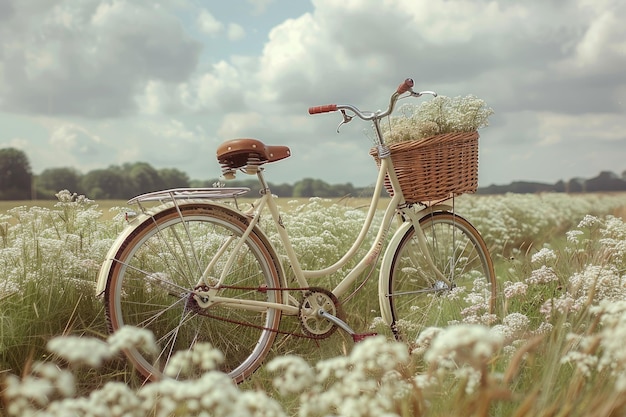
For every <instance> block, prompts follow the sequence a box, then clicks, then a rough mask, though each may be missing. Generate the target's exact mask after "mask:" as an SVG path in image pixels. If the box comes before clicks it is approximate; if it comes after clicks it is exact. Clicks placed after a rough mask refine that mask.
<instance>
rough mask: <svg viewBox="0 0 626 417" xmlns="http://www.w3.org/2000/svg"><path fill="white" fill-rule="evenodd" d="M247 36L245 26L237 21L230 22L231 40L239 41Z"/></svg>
mask: <svg viewBox="0 0 626 417" xmlns="http://www.w3.org/2000/svg"><path fill="white" fill-rule="evenodd" d="M245 37H246V30H245V29H244V28H243V26H241V25H238V24H236V23H229V24H228V39H229V40H231V41H239V40H241V39H243V38H245Z"/></svg>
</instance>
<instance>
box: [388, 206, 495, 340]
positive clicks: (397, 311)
mask: <svg viewBox="0 0 626 417" xmlns="http://www.w3.org/2000/svg"><path fill="white" fill-rule="evenodd" d="M420 227H421V228H422V230H423V231H424V235H425V237H426V243H427V245H428V247H429V249H430V256H431V258H432V260H433V262H434V264H435V265H436V267H437V268H438V269H439V271H441V272H442V273H443V275H444V276H445V277H446V278H447V279H448V280H449V281H450V283H451V284H452V287H450V286H448V285H446V284H445V282H444V281H443V280H439V279H438V278H436V276H435V274H434V273H433V272H432V271H431V268H430V267H429V264H428V263H427V261H426V258H425V256H424V255H423V253H422V251H421V250H420V249H419V246H418V243H417V238H416V237H415V229H414V227H410V228H408V229H407V231H406V232H405V234H404V236H403V237H402V239H401V240H400V242H399V244H398V245H397V247H396V249H395V252H394V255H393V260H392V262H391V268H390V274H389V281H388V294H387V297H386V298H387V300H388V302H389V309H390V312H391V323H390V324H391V328H392V331H393V333H394V335H395V337H396V339H398V340H401V341H405V342H407V343H409V344H410V343H412V342H414V341H415V340H416V338H417V335H418V334H419V332H420V331H421V330H423V329H424V328H425V327H428V326H434V327H444V326H446V325H450V324H454V323H459V322H462V321H463V319H464V316H465V315H469V316H472V315H474V316H478V315H484V314H492V313H493V312H494V309H495V300H496V276H495V271H494V267H493V262H492V259H491V256H490V254H489V250H488V249H487V245H486V244H485V242H484V240H483V238H482V236H481V235H480V233H479V232H478V231H477V230H476V229H475V228H474V227H473V226H472V225H471V224H470V223H469V222H468V221H467V220H465V219H464V218H462V217H460V216H458V215H456V214H453V213H450V212H445V211H443V212H435V213H431V214H429V215H427V216H425V217H423V218H422V219H420ZM453 247H454V250H453ZM452 265H454V268H452V267H451V266H452ZM476 286H477V287H476ZM472 292H474V294H476V295H477V297H471V296H469V295H470V294H471V293H472Z"/></svg>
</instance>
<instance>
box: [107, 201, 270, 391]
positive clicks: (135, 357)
mask: <svg viewBox="0 0 626 417" xmlns="http://www.w3.org/2000/svg"><path fill="white" fill-rule="evenodd" d="M246 228H247V220H246V218H245V217H244V216H243V215H241V214H239V213H238V212H236V211H234V210H231V209H229V208H227V207H224V206H221V205H211V204H206V203H184V204H183V203H181V204H178V205H176V206H173V207H170V208H166V209H163V210H160V211H158V212H157V213H156V214H153V215H151V216H150V217H148V218H146V219H145V220H144V221H142V222H141V223H140V224H138V225H137V226H135V228H134V230H133V231H132V233H130V234H129V235H128V237H127V238H125V239H124V240H123V241H122V242H119V246H118V248H119V249H118V250H117V252H116V255H115V256H114V260H113V262H111V263H110V267H109V271H108V275H107V276H108V280H107V284H106V289H105V310H106V316H107V320H108V324H109V328H110V330H111V331H115V330H117V329H119V328H120V327H122V326H123V325H132V326H136V327H141V328H145V329H149V330H150V331H152V333H154V335H155V339H156V341H157V344H158V347H159V349H158V351H157V352H155V353H148V352H143V351H140V350H139V349H129V350H127V351H126V352H125V353H126V355H127V356H128V357H129V359H130V360H131V362H132V363H133V364H134V366H135V368H136V369H137V370H138V371H139V372H140V373H141V374H142V375H143V376H144V377H145V378H146V379H150V380H158V379H161V378H163V376H164V375H166V376H168V377H173V378H176V379H186V378H195V377H198V376H199V375H201V374H202V372H204V371H205V369H206V367H203V364H202V363H194V364H193V365H194V366H193V367H192V368H193V369H191V370H189V369H177V367H178V366H179V365H176V364H175V361H171V359H172V357H173V355H174V354H175V353H176V352H178V351H182V350H188V349H190V348H191V347H193V346H194V345H195V344H197V343H201V342H208V343H210V344H211V345H212V346H213V347H214V348H217V349H219V350H220V351H221V352H222V353H223V355H224V362H223V365H222V367H221V368H219V369H220V370H222V371H224V372H226V373H228V374H229V375H230V376H231V377H232V378H233V379H234V380H235V381H237V382H241V381H242V380H243V379H245V378H247V377H248V376H249V375H250V374H251V373H252V372H254V371H255V370H256V369H257V368H258V367H259V365H260V364H261V362H262V361H263V359H264V358H265V356H266V355H267V353H268V351H269V349H270V347H271V344H272V342H273V341H274V338H275V336H276V330H277V329H278V325H279V321H280V318H281V311H280V310H276V309H273V308H264V307H263V306H261V307H258V306H257V307H255V308H254V309H253V308H239V307H237V306H236V303H230V304H228V305H223V304H219V303H216V304H213V305H210V306H206V305H200V304H199V303H198V301H197V298H196V297H194V291H195V290H197V289H198V288H197V285H198V283H199V281H200V278H201V277H202V276H204V277H205V278H204V285H206V287H203V288H202V289H203V290H208V289H209V286H210V285H211V284H212V283H214V281H215V280H216V279H217V278H219V277H220V276H221V274H222V273H223V269H224V268H225V266H226V265H227V264H228V263H227V261H226V260H227V259H233V260H234V262H232V263H231V264H230V265H231V266H230V268H229V270H227V271H226V272H225V274H226V278H225V280H224V281H223V285H224V286H227V288H226V287H225V288H221V289H220V290H219V292H218V294H217V295H219V296H220V297H231V298H234V299H245V300H246V301H248V300H257V301H269V302H273V303H280V302H281V292H280V291H279V290H278V288H279V287H280V282H281V280H280V275H279V267H278V263H277V262H278V260H277V257H276V255H275V254H274V252H273V250H272V249H271V246H270V245H269V242H268V241H267V238H266V237H265V236H264V234H263V233H262V232H260V231H259V230H258V229H256V228H254V229H253V230H252V233H250V234H249V235H248V236H247V237H246V238H245V239H244V242H243V244H242V245H238V243H241V242H240V241H241V239H242V235H243V234H244V232H245V230H246ZM166 367H168V368H167V372H166V371H165V370H166Z"/></svg>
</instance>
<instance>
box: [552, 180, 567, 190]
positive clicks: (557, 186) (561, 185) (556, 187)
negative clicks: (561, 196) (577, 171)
mask: <svg viewBox="0 0 626 417" xmlns="http://www.w3.org/2000/svg"><path fill="white" fill-rule="evenodd" d="M554 191H556V192H557V193H564V192H565V191H567V184H565V181H563V180H559V181H557V183H556V184H554Z"/></svg>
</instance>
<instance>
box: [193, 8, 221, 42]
mask: <svg viewBox="0 0 626 417" xmlns="http://www.w3.org/2000/svg"><path fill="white" fill-rule="evenodd" d="M198 27H199V28H200V30H201V31H202V32H204V33H206V34H207V35H212V36H214V35H217V34H218V33H220V32H221V31H222V30H224V24H223V23H222V22H220V21H219V20H217V19H216V18H215V17H214V16H213V15H212V14H211V13H210V12H209V11H208V10H202V11H201V12H200V15H199V16H198Z"/></svg>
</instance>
